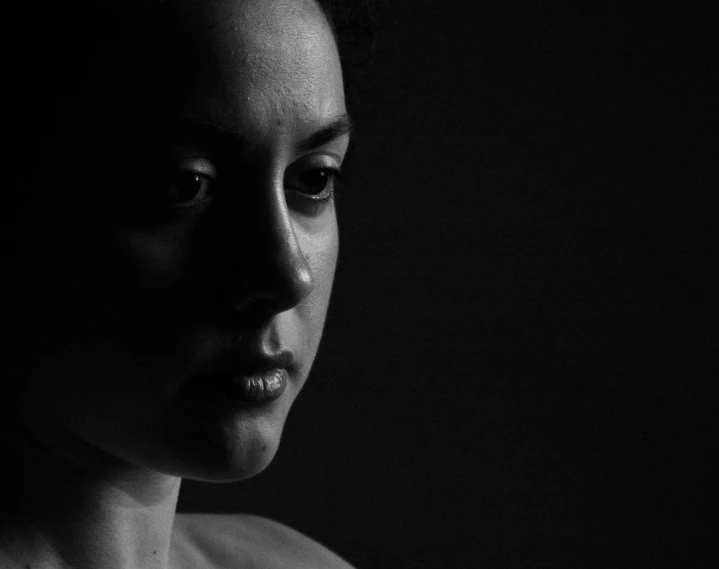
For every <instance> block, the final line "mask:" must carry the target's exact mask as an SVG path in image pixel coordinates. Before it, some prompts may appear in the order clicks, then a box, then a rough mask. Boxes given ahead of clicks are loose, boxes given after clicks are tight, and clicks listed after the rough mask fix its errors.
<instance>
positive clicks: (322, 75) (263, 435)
mask: <svg viewBox="0 0 719 569" xmlns="http://www.w3.org/2000/svg"><path fill="white" fill-rule="evenodd" d="M161 6H162V7H161V10H160V12H158V13H160V14H161V16H162V21H161V25H151V26H145V27H144V28H143V30H144V31H139V32H138V31H137V30H134V29H132V27H128V28H126V29H125V28H122V26H117V33H116V34H115V36H113V39H112V42H114V43H112V42H109V43H112V46H111V47H112V49H109V50H107V53H109V54H110V55H108V56H107V58H106V59H102V58H100V64H99V65H98V64H97V61H96V62H95V67H93V68H92V69H94V71H93V73H95V75H93V77H92V82H91V83H92V84H91V87H90V88H87V89H86V91H84V93H89V96H82V95H79V96H78V97H77V101H79V103H77V104H76V105H74V106H73V104H72V103H70V104H68V105H66V106H65V107H64V111H63V115H62V116H61V117H60V118H59V119H58V120H57V121H56V125H57V126H56V128H55V131H54V132H55V134H54V135H53V137H52V142H51V144H50V148H51V150H52V151H53V152H54V154H53V155H51V156H50V157H49V158H48V159H47V160H46V163H45V164H44V166H43V167H44V168H46V170H47V172H46V175H45V176H44V177H43V180H44V181H43V184H44V187H43V188H41V192H42V193H41V194H39V195H34V196H32V199H31V200H28V202H29V203H28V204H27V205H26V206H25V210H24V213H23V214H19V215H25V219H26V220H29V221H28V222H27V223H20V224H19V226H20V227H21V229H20V230H19V233H18V237H17V238H16V240H17V241H18V242H19V243H20V244H21V245H22V246H23V247H24V248H25V249H24V250H25V253H24V257H25V259H26V261H25V265H26V266H25V267H24V269H23V271H22V273H21V276H20V277H18V279H19V281H18V283H16V285H17V290H18V291H19V294H18V302H17V304H16V310H15V312H16V319H15V326H16V327H17V338H18V339H19V340H18V343H19V344H20V345H21V347H20V348H18V350H17V354H16V356H17V360H18V363H17V364H16V365H15V367H16V368H18V369H19V374H20V376H21V377H22V381H23V382H24V386H25V389H24V392H23V393H24V395H23V396H22V397H21V399H22V402H21V407H22V408H23V413H22V416H23V418H24V420H25V421H26V422H27V424H28V426H29V427H30V429H31V430H32V431H33V432H34V433H36V434H37V436H38V437H39V438H41V439H43V440H44V441H45V442H46V443H48V444H50V445H54V446H56V447H57V448H79V447H80V446H83V447H88V448H90V447H91V448H92V449H94V450H97V449H99V450H100V451H101V452H103V453H109V455H113V456H114V457H118V458H120V459H121V460H122V461H125V462H127V463H131V464H134V465H138V466H141V467H146V468H149V469H153V470H157V471H161V472H165V473H168V474H174V475H179V476H183V477H190V478H195V479H204V480H216V481H221V480H239V479H242V478H246V477H248V476H251V475H253V474H255V473H257V472H259V471H260V470H262V469H263V468H264V467H265V466H266V465H267V464H268V463H269V461H270V460H271V459H272V457H273V456H274V454H275V452H276V450H277V447H278V444H279V440H280V435H281V432H282V429H283V425H284V423H285V419H286V417H287V414H288V412H289V410H290V406H291V405H292V403H293V401H294V399H295V398H296V397H297V395H298V393H299V391H300V389H301V388H302V386H303V384H304V382H305V380H306V378H307V375H308V373H309V371H310V367H311V365H312V363H313V360H314V358H315V355H316V353H317V349H318V346H319V342H320V337H321V334H322V329H323V326H324V321H325V314H326V311H327V307H328V302H329V298H330V291H331V287H332V282H333V278H334V272H335V265H336V259H337V252H338V233H337V219H336V213H335V205H334V202H333V199H332V198H333V188H334V183H335V178H336V173H337V172H338V171H339V169H340V166H341V164H342V161H343V159H344V156H345V154H346V152H347V148H348V144H349V122H348V119H347V116H346V109H345V102H344V94H343V84H342V74H341V69H340V63H339V58H338V54H337V49H336V44H335V40H334V37H333V34H332V31H331V28H330V26H329V24H328V22H327V20H326V18H325V16H324V14H323V12H322V10H321V8H319V6H317V5H316V4H315V3H314V0H301V1H297V0H292V1H289V0H222V1H219V2H194V1H192V0H175V1H173V2H165V3H162V4H161ZM141 19H142V18H138V20H141ZM129 25H131V24H129ZM147 30H151V33H147V34H146V32H147ZM143 34H146V35H143ZM138 46H139V47H138ZM21 221H22V220H21Z"/></svg>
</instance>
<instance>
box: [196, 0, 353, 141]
mask: <svg viewBox="0 0 719 569" xmlns="http://www.w3.org/2000/svg"><path fill="white" fill-rule="evenodd" d="M194 6H195V7H196V6H197V5H196V4H195V5H194ZM190 8H191V10H190V11H188V13H187V14H186V15H187V16H190V17H193V16H194V17H193V18H192V19H191V20H190V24H191V25H189V26H188V27H187V28H186V33H187V38H188V40H187V41H189V42H190V45H191V46H192V48H193V50H192V51H189V52H186V54H187V59H188V61H187V62H186V64H187V65H189V66H190V67H191V68H193V69H194V73H192V74H190V77H191V81H190V82H189V83H190V84H189V85H188V87H189V88H188V90H187V97H186V99H185V105H184V108H183V111H184V112H185V113H187V114H191V115H194V116H195V118H200V119H201V120H205V121H208V122H212V123H217V124H220V125H222V126H223V127H224V128H228V129H231V130H236V131H243V132H246V133H247V132H248V131H249V132H250V133H251V131H252V130H260V131H263V132H267V130H268V129H278V128H280V129H282V128H292V127H297V128H300V129H302V128H304V127H305V126H306V127H310V126H311V123H316V122H327V121H330V120H332V119H333V118H335V117H336V116H337V115H339V114H341V113H343V112H344V95H343V87H342V74H341V69H340V64H339V57H338V54H337V48H336V45H335V41H334V37H333V35H332V32H331V30H330V28H329V25H328V24H327V21H326V19H325V17H324V15H323V14H322V12H321V10H320V9H319V7H318V6H317V5H316V4H315V3H314V2H313V1H304V0H300V1H292V2H287V1H272V0H270V1H259V0H240V1H237V0H235V1H232V2H230V1H225V2H220V3H203V6H202V7H201V8H200V10H199V13H197V14H193V10H192V8H193V7H192V6H191V7H190ZM186 21H187V20H186Z"/></svg>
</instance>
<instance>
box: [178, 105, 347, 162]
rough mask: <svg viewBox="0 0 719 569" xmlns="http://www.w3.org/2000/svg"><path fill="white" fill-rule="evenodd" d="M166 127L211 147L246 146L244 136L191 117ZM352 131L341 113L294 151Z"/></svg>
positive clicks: (312, 146) (304, 150)
mask: <svg viewBox="0 0 719 569" xmlns="http://www.w3.org/2000/svg"><path fill="white" fill-rule="evenodd" d="M166 126H167V132H170V133H171V134H172V135H174V136H179V137H193V138H201V139H205V140H206V141H207V142H209V143H211V144H213V145H214V144H217V143H219V144H223V145H227V146H239V147H246V146H248V140H247V138H246V136H245V135H243V134H241V133H238V132H235V131H232V130H230V129H228V128H225V127H223V126H220V125H218V124H215V123H210V122H207V121H204V120H201V119H198V118H197V117H193V116H191V115H181V116H179V117H173V118H171V119H169V120H167V122H166ZM354 130H355V128H354V124H353V122H352V119H351V118H350V117H349V115H348V114H347V113H343V114H342V115H340V116H339V117H337V118H336V119H335V120H333V121H332V122H331V123H329V124H328V125H326V126H324V127H322V128H321V129H320V130H318V131H317V132H315V133H313V134H311V135H309V136H308V137H307V138H304V139H303V140H301V141H300V142H298V143H297V144H296V150H297V151H298V152H300V153H302V152H309V151H310V150H314V149H315V148H319V147H320V146H324V145H325V144H328V143H329V142H332V141H333V140H336V139H337V138H340V137H341V136H344V135H349V136H352V134H353V133H354Z"/></svg>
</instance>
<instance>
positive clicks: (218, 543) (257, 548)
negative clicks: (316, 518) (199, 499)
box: [173, 514, 354, 569]
mask: <svg viewBox="0 0 719 569" xmlns="http://www.w3.org/2000/svg"><path fill="white" fill-rule="evenodd" d="M173 547H174V549H175V555H176V558H177V560H178V562H177V566H178V569H183V568H184V567H203V568H208V569H235V568H237V569H240V568H244V567H254V568H257V569H290V568H292V569H305V568H306V569H354V568H353V567H352V566H351V565H350V564H349V563H347V562H346V561H344V560H343V559H342V558H341V557H339V556H338V555H337V554H335V553H333V552H332V551H330V550H329V549H327V548H326V547H325V546H323V545H321V544H320V543H318V542H316V541H315V540H313V539H311V538H309V537H307V536H306V535H304V534H302V533H300V532H298V531H297V530H294V529H292V528H290V527H288V526H286V525H284V524H281V523H279V522H276V521H273V520H270V519H267V518H263V517H261V516H250V515H234V514H232V515H226V514H178V516H177V519H176V522H175V536H174V541H173Z"/></svg>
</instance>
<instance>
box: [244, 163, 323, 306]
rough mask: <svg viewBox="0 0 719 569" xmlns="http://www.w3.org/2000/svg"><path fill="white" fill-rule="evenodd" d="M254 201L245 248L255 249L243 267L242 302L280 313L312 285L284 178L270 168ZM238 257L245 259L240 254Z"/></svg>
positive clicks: (299, 300) (310, 273)
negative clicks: (268, 305) (266, 305)
mask: <svg viewBox="0 0 719 569" xmlns="http://www.w3.org/2000/svg"><path fill="white" fill-rule="evenodd" d="M258 185H259V186H260V187H259V188H256V189H255V191H257V192H258V197H257V199H254V200H252V203H253V207H252V210H253V211H252V212H251V215H252V217H253V220H252V222H251V223H250V225H251V227H252V232H251V238H250V240H249V243H247V244H245V246H247V247H250V248H251V249H254V253H255V254H254V255H249V256H248V257H249V258H251V259H253V262H252V263H250V266H247V267H244V270H243V271H242V272H243V273H244V275H245V283H243V284H244V286H245V287H247V288H248V289H249V290H247V291H246V298H245V302H250V303H252V302H255V303H257V302H260V301H264V302H269V303H271V304H272V305H273V310H274V311H276V312H282V311H285V310H288V309H289V308H292V307H293V306H295V305H296V304H298V303H299V302H301V301H302V299H304V298H305V297H306V296H307V295H308V294H309V293H310V292H311V290H312V288H313V286H314V283H313V277H312V271H311V269H310V266H309V263H308V261H307V259H306V257H305V255H304V252H303V251H302V248H301V247H300V242H299V240H298V238H297V234H296V230H295V224H294V222H293V220H292V215H291V212H290V210H289V208H288V207H287V202H286V199H285V192H284V175H283V174H282V172H281V169H279V168H272V172H271V173H268V174H267V176H266V177H265V178H264V179H261V180H259V181H258ZM240 257H244V258H248V257H245V256H244V255H240Z"/></svg>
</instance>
